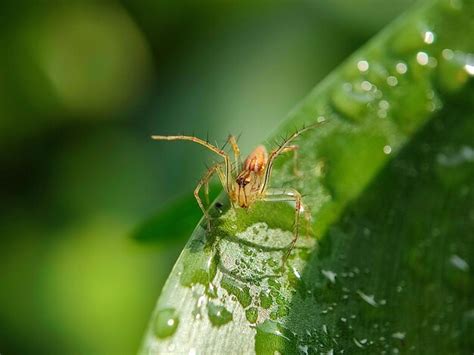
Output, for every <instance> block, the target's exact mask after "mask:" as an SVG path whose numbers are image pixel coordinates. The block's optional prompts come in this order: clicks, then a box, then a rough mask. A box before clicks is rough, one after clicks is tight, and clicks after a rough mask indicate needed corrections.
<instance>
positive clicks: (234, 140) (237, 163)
mask: <svg viewBox="0 0 474 355" xmlns="http://www.w3.org/2000/svg"><path fill="white" fill-rule="evenodd" d="M227 140H228V142H229V143H230V146H231V147H232V151H233V152H234V159H235V169H236V171H239V170H240V166H241V165H242V163H241V161H240V149H239V145H238V144H237V138H235V136H233V135H232V134H230V135H229V138H227Z"/></svg>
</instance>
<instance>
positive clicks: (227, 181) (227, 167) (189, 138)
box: [151, 135, 232, 193]
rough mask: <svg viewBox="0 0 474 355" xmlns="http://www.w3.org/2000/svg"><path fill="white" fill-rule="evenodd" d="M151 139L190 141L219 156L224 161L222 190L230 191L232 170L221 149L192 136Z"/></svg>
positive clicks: (226, 155) (156, 137) (154, 137)
mask: <svg viewBox="0 0 474 355" xmlns="http://www.w3.org/2000/svg"><path fill="white" fill-rule="evenodd" d="M151 138H152V139H155V140H163V141H178V140H181V141H190V142H194V143H197V144H200V145H202V146H204V147H206V148H207V149H209V150H211V151H213V152H214V153H216V154H218V155H220V156H221V157H222V158H223V159H224V163H225V185H224V189H225V190H226V192H227V193H229V191H230V189H231V185H230V181H231V180H232V179H231V178H232V168H231V165H230V159H229V155H228V154H227V153H226V152H225V151H223V150H222V149H219V148H217V147H216V146H214V145H212V144H211V143H209V142H207V141H205V140H202V139H200V138H197V137H194V136H183V135H179V136H158V135H154V136H151Z"/></svg>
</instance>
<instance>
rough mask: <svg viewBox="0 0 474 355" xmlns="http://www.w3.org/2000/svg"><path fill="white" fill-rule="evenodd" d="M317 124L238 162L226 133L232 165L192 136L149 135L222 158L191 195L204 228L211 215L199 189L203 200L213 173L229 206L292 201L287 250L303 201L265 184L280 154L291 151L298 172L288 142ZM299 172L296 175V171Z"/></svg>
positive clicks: (293, 192)
mask: <svg viewBox="0 0 474 355" xmlns="http://www.w3.org/2000/svg"><path fill="white" fill-rule="evenodd" d="M318 125H319V123H317V124H313V125H311V126H307V127H304V128H303V129H301V130H298V131H296V132H295V133H293V134H292V135H291V136H289V137H288V138H287V139H285V140H284V141H283V142H282V143H281V144H280V145H279V146H278V147H277V148H275V149H273V150H272V151H270V153H268V152H267V149H266V148H265V147H264V146H263V145H259V146H258V147H256V148H255V149H254V150H253V151H252V152H251V153H250V154H249V155H248V157H247V158H246V159H245V161H244V162H243V163H242V162H241V160H240V149H239V146H238V144H237V140H236V138H235V137H234V136H232V135H230V136H229V138H228V140H227V142H228V143H230V146H231V147H232V150H233V152H234V165H233V164H232V163H231V158H230V156H229V154H228V153H227V152H225V151H224V150H223V149H220V148H218V147H216V146H214V145H212V144H210V143H209V142H207V141H204V140H202V139H200V138H197V137H193V136H183V135H179V136H158V135H154V136H152V138H153V139H155V140H168V141H174V140H184V141H191V142H195V143H198V144H200V145H202V146H204V147H206V148H208V149H209V150H211V151H213V152H214V153H216V154H218V155H219V156H221V157H222V158H223V161H222V162H220V163H217V164H215V165H213V166H211V167H210V168H209V169H208V171H207V172H206V174H205V175H204V177H203V178H202V179H201V180H200V181H199V183H198V185H197V186H196V189H195V190H194V196H195V197H196V201H197V203H198V204H199V207H200V208H201V210H202V212H203V213H204V216H205V217H206V219H207V225H208V229H210V228H211V217H210V215H209V213H208V212H207V209H206V208H205V206H204V204H203V202H202V200H201V197H200V196H199V192H200V190H201V188H202V187H203V186H204V188H205V196H206V200H208V191H209V180H210V179H211V177H212V176H213V175H214V174H217V176H218V177H219V179H220V181H221V184H222V186H223V188H224V190H225V192H226V193H227V195H228V196H229V200H230V202H231V204H232V207H234V208H235V207H240V208H249V207H250V206H251V205H252V204H253V203H255V202H256V201H259V200H262V201H270V202H280V201H293V202H294V203H295V223H294V230H293V240H292V242H291V243H290V245H289V249H288V250H289V251H288V253H289V252H290V251H291V249H292V248H293V247H294V245H295V243H296V241H297V239H298V233H299V215H300V212H301V210H302V207H303V204H302V201H301V194H300V193H299V192H298V191H296V190H295V189H292V188H285V189H275V188H269V187H268V183H269V180H270V177H271V173H272V168H273V163H274V161H275V159H276V158H277V157H278V156H279V155H280V154H282V153H285V152H293V154H294V162H295V173H296V174H298V172H297V168H296V158H297V149H298V146H296V145H290V143H291V142H292V141H293V140H294V139H295V138H297V137H298V136H299V135H301V134H302V133H303V132H305V131H307V130H309V129H312V128H314V127H316V126H318ZM298 175H299V174H298ZM304 212H305V216H306V217H307V218H308V219H309V218H310V215H309V214H308V210H307V209H306V208H305V209H304Z"/></svg>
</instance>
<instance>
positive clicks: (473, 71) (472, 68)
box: [464, 64, 474, 76]
mask: <svg viewBox="0 0 474 355" xmlns="http://www.w3.org/2000/svg"><path fill="white" fill-rule="evenodd" d="M464 70H465V71H466V72H467V73H468V74H469V75H471V76H472V75H474V64H466V65H464Z"/></svg>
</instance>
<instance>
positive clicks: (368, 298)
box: [357, 290, 378, 307]
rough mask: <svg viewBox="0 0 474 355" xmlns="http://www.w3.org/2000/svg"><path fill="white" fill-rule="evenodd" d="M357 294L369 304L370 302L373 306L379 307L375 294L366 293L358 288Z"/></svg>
mask: <svg viewBox="0 0 474 355" xmlns="http://www.w3.org/2000/svg"><path fill="white" fill-rule="evenodd" d="M357 294H358V295H359V296H360V297H361V298H362V299H363V300H364V301H365V302H367V303H368V304H370V305H371V306H373V307H378V304H377V302H375V296H374V295H366V294H365V293H364V292H362V291H360V290H357Z"/></svg>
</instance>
